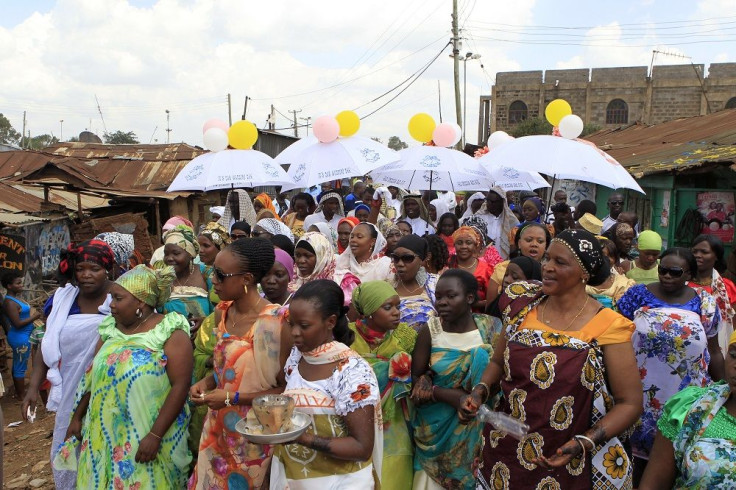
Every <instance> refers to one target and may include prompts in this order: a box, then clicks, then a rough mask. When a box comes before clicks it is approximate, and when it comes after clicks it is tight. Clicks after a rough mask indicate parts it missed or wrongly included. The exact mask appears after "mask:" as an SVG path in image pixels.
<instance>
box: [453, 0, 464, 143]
mask: <svg viewBox="0 0 736 490" xmlns="http://www.w3.org/2000/svg"><path fill="white" fill-rule="evenodd" d="M452 65H453V66H452V68H453V79H454V82H455V119H456V121H457V124H458V125H459V126H460V127H462V125H463V116H462V106H461V105H460V33H459V31H458V27H457V0H452ZM464 130H465V128H463V131H464ZM460 144H461V143H458V149H459V150H462V147H460Z"/></svg>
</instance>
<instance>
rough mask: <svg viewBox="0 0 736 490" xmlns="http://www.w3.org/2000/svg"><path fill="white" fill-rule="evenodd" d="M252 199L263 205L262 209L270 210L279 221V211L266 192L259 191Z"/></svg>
mask: <svg viewBox="0 0 736 490" xmlns="http://www.w3.org/2000/svg"><path fill="white" fill-rule="evenodd" d="M253 201H258V202H259V203H261V205H262V206H263V209H266V210H268V211H271V212H272V213H273V216H274V218H276V219H277V220H279V221H281V218H279V213H278V212H276V207H275V206H274V205H273V200H272V199H271V198H270V197H269V196H268V194H266V193H265V192H261V193H260V194H258V195H257V196H256V197H255V199H253Z"/></svg>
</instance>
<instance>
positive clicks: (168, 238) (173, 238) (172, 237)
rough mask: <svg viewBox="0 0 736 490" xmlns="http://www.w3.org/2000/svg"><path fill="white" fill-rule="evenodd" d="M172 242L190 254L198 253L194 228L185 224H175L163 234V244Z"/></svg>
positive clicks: (195, 254)
mask: <svg viewBox="0 0 736 490" xmlns="http://www.w3.org/2000/svg"><path fill="white" fill-rule="evenodd" d="M170 243H173V244H174V245H178V246H180V247H181V248H183V249H184V250H186V252H187V253H188V254H189V255H191V256H192V258H194V257H196V256H197V254H198V253H199V242H198V241H197V237H196V236H195V235H194V230H192V229H191V228H189V227H188V226H186V225H176V226H175V227H173V228H172V229H171V230H169V231H167V232H166V234H165V235H164V245H168V244H170Z"/></svg>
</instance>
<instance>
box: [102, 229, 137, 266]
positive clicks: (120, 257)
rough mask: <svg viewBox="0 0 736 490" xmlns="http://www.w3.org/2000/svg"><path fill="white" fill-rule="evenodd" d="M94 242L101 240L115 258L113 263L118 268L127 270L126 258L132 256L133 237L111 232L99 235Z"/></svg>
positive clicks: (133, 248) (133, 247)
mask: <svg viewBox="0 0 736 490" xmlns="http://www.w3.org/2000/svg"><path fill="white" fill-rule="evenodd" d="M95 240H102V241H103V242H105V243H107V244H108V245H109V246H110V249H111V250H112V253H113V255H114V256H115V263H116V264H117V265H118V267H122V268H124V269H126V270H127V268H128V258H129V257H130V256H131V255H133V250H135V241H134V240H133V235H130V234H128V233H118V232H117V231H111V232H106V233H100V234H99V235H97V236H96V237H95Z"/></svg>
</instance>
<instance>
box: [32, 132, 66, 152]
mask: <svg viewBox="0 0 736 490" xmlns="http://www.w3.org/2000/svg"><path fill="white" fill-rule="evenodd" d="M58 142H59V138H57V137H56V136H51V135H50V134H39V135H38V136H34V137H33V138H31V139H30V140H29V141H28V144H27V147H28V148H30V149H32V150H41V149H43V148H46V147H47V146H51V145H53V144H54V143H58Z"/></svg>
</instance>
